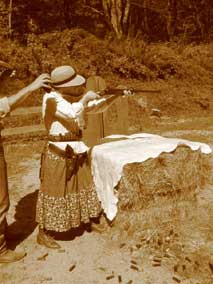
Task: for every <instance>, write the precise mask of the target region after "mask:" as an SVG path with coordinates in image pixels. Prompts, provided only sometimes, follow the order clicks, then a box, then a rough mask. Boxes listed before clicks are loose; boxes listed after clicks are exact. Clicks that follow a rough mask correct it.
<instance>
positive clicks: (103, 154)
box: [92, 133, 212, 220]
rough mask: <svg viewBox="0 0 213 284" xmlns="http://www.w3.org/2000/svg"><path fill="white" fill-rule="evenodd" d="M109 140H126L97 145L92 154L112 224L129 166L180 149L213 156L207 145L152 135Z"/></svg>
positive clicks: (98, 187) (97, 182) (96, 180)
mask: <svg viewBox="0 0 213 284" xmlns="http://www.w3.org/2000/svg"><path fill="white" fill-rule="evenodd" d="M106 138H109V139H122V138H123V139H124V140H119V141H113V142H108V143H104V144H101V145H97V146H95V147H94V148H93V150H92V174H93V179H94V183H95V186H96V190H97V194H98V198H99V200H100V201H101V204H102V208H103V210H104V212H105V214H106V216H107V218H108V219H109V220H113V219H114V217H115V216H116V214H117V203H118V194H117V192H116V191H115V189H114V188H115V186H116V185H117V184H118V182H119V180H120V179H121V176H122V171H123V167H124V166H125V165H126V164H129V163H137V162H138V163H141V162H144V161H146V160H147V159H149V158H156V157H158V156H159V155H160V154H161V153H163V152H166V153H169V152H173V151H174V150H175V149H176V148H177V147H178V146H179V145H187V146H189V147H190V148H191V150H193V151H197V150H200V151H201V152H202V153H204V154H209V153H211V152H212V150H211V148H210V147H209V146H208V145H207V144H205V143H200V142H192V141H189V140H185V139H178V138H165V137H162V136H159V135H154V134H148V133H138V134H133V135H129V136H127V135H111V136H108V137H106Z"/></svg>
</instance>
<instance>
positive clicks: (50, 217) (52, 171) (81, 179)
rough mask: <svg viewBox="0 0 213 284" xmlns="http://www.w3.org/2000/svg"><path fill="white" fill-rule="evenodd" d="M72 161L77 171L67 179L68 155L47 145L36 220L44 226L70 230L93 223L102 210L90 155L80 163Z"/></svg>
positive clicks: (54, 229) (41, 172) (57, 230)
mask: <svg viewBox="0 0 213 284" xmlns="http://www.w3.org/2000/svg"><path fill="white" fill-rule="evenodd" d="M77 156H78V155H76V156H75V157H77ZM70 161H71V166H72V167H71V168H72V169H73V165H74V170H73V171H72V173H71V175H69V177H68V178H67V171H68V166H67V159H66V158H65V157H61V156H60V155H57V154H56V153H55V152H53V151H51V150H50V149H49V148H47V147H46V148H45V151H44V153H43V154H42V158H41V170H40V179H41V187H40V190H39V193H38V200H37V206H36V221H37V222H38V224H39V226H40V227H41V228H43V229H44V228H45V229H47V230H53V231H56V232H64V231H68V230H70V229H71V228H76V227H78V226H80V224H81V223H82V222H83V223H88V222H90V218H96V217H98V216H99V215H100V213H101V206H100V202H99V200H98V198H97V194H96V191H95V186H94V184H93V182H92V176H91V172H90V165H89V163H88V159H87V155H86V157H85V158H84V159H83V160H81V162H80V164H79V163H78V164H73V163H72V160H69V162H70Z"/></svg>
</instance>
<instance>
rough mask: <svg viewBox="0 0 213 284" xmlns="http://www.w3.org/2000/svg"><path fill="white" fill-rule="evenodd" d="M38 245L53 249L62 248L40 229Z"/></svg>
mask: <svg viewBox="0 0 213 284" xmlns="http://www.w3.org/2000/svg"><path fill="white" fill-rule="evenodd" d="M37 243H38V244H39V245H42V246H45V247H47V248H51V249H60V248H61V246H60V245H59V244H58V243H57V242H56V241H55V240H54V239H53V237H51V236H50V235H48V234H47V233H46V232H45V231H44V230H42V229H39V233H38V235H37Z"/></svg>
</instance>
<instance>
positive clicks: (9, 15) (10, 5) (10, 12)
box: [8, 0, 13, 37]
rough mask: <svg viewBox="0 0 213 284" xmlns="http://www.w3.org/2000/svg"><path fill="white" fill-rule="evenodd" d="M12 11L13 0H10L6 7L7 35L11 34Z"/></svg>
mask: <svg viewBox="0 0 213 284" xmlns="http://www.w3.org/2000/svg"><path fill="white" fill-rule="evenodd" d="M12 11H13V0H10V2H9V8H8V31H9V37H11V36H12Z"/></svg>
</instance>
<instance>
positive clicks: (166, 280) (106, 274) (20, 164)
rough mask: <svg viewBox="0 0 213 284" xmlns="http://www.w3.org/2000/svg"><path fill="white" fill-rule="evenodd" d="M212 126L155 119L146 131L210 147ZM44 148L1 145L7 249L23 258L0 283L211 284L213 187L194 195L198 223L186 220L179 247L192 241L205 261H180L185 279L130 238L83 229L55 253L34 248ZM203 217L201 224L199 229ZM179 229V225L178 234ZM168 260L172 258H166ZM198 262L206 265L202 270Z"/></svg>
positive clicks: (1, 271) (3, 272) (4, 270)
mask: <svg viewBox="0 0 213 284" xmlns="http://www.w3.org/2000/svg"><path fill="white" fill-rule="evenodd" d="M212 121H213V119H212V117H211V118H205V119H204V118H203V119H202V118H197V119H196V118H194V119H189V120H183V119H182V120H181V119H179V120H177V119H174V120H173V121H171V120H170V119H169V120H168V119H167V118H165V119H160V120H159V119H158V118H156V119H155V124H154V125H155V126H157V127H155V128H154V127H153V129H151V131H150V132H152V133H153V132H155V133H160V134H162V135H165V136H172V137H183V138H188V139H192V140H195V141H202V142H207V143H209V144H210V145H211V147H212V148H213V144H212V141H213V128H212V125H213V124H212ZM154 129H155V131H154ZM144 130H145V131H146V127H145V128H144ZM146 132H147V131H146ZM43 143H44V141H29V142H18V143H17V142H16V143H5V154H6V159H7V163H8V175H9V189H10V200H11V207H10V211H9V214H8V222H9V225H10V229H11V230H12V231H14V232H17V233H20V238H19V240H17V241H16V242H11V243H10V246H11V247H12V248H15V247H17V249H24V250H26V252H27V256H26V257H25V258H24V259H23V260H22V261H20V262H17V263H14V264H2V265H0V283H1V284H29V283H31V284H41V283H45V284H46V283H47V284H48V283H53V284H62V283H63V284H70V283H74V284H81V283H82V284H85V283H86V284H107V283H109V284H117V283H125V284H131V283H132V284H153V283H154V284H172V283H182V284H207V283H208V284H210V283H212V282H211V281H213V258H212V257H213V239H212V235H213V234H212V233H213V231H212V226H211V224H210V223H208V222H211V220H212V218H211V216H210V215H209V214H212V210H211V207H212V202H213V195H212V186H209V187H208V188H205V189H203V190H202V192H201V193H200V194H199V196H198V200H199V210H200V211H199V212H200V218H199V222H197V220H198V219H196V218H195V219H194V221H191V222H190V220H189V219H187V216H186V227H185V229H186V231H187V237H186V235H185V236H184V237H185V242H184V241H183V245H186V243H187V242H189V241H191V242H192V243H193V244H194V247H195V250H197V251H198V250H200V249H201V248H205V254H202V256H204V257H205V259H199V263H197V264H196V262H195V264H194V263H193V264H192V260H191V259H190V258H188V260H187V259H185V262H186V263H184V264H183V265H182V268H184V267H185V269H186V270H187V271H188V274H187V273H180V272H179V270H178V268H177V266H175V265H176V264H175V262H174V261H170V264H169V265H168V262H166V261H164V260H163V261H161V262H160V264H159V261H157V262H155V263H154V264H153V257H155V256H156V253H157V252H156V251H155V250H153V248H151V247H149V245H147V244H146V245H145V246H143V245H142V246H141V245H138V246H137V244H134V243H132V241H131V240H130V239H129V240H126V242H125V243H124V242H123V241H121V240H119V239H116V238H113V235H112V234H110V233H108V232H106V233H97V232H92V231H91V230H90V229H89V228H88V227H85V228H80V229H79V230H74V231H71V232H68V233H67V234H63V235H60V236H58V238H59V239H60V240H59V243H60V245H61V246H62V249H59V250H56V251H54V250H48V249H46V248H44V247H42V246H39V245H38V244H37V243H36V234H37V225H36V223H35V204H36V196H37V190H38V188H39V163H40V152H41V150H42V147H43ZM190 218H191V217H190ZM202 218H204V219H203V220H205V222H204V223H205V226H204V227H202ZM196 222H197V223H196ZM189 224H191V226H189ZM208 224H209V226H208ZM173 225H174V227H175V224H173ZM183 228H184V225H183V226H182V232H183ZM156 229H157V228H156ZM175 229H177V230H178V228H175ZM183 235H184V233H183ZM183 239H184V238H182V240H183ZM156 257H158V256H156ZM168 257H170V258H172V256H171V255H170V256H168ZM176 263H177V261H176ZM202 263H205V267H203V266H202ZM158 264H159V265H158ZM179 264H180V259H179V262H178V265H179ZM196 265H197V266H196ZM183 266H184V267H183ZM199 267H200V268H199ZM199 269H201V270H200V273H199ZM195 272H196V273H195ZM187 275H188V276H187ZM193 275H194V276H193Z"/></svg>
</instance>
